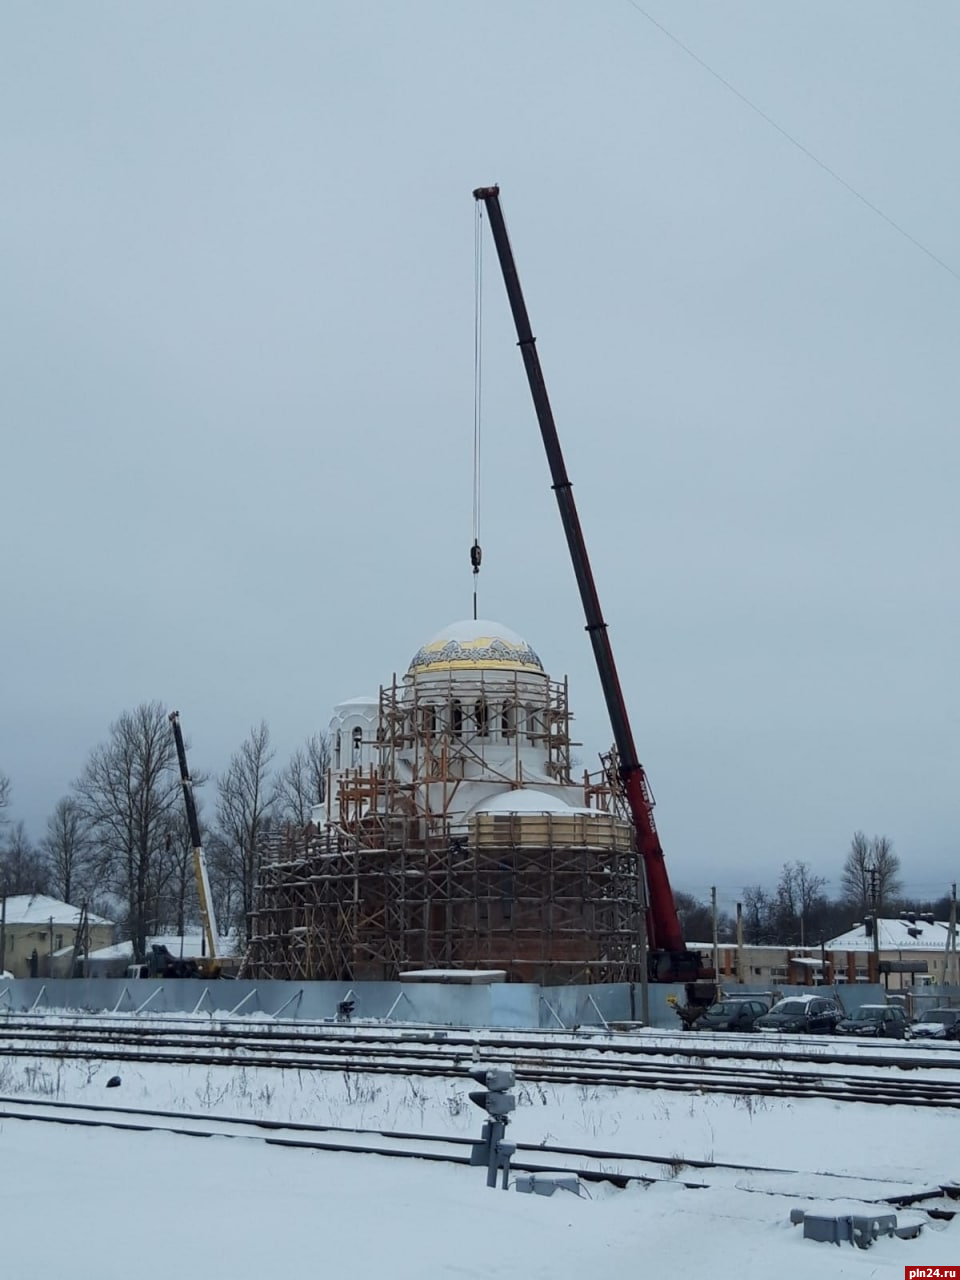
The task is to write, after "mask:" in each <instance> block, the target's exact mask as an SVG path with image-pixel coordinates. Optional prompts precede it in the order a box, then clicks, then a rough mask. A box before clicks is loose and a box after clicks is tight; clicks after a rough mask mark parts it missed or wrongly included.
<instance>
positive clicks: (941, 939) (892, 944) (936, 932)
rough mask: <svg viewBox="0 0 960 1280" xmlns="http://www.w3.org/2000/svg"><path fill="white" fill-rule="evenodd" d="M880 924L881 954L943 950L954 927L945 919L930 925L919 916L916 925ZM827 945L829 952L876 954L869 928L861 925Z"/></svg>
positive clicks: (904, 921) (900, 922)
mask: <svg viewBox="0 0 960 1280" xmlns="http://www.w3.org/2000/svg"><path fill="white" fill-rule="evenodd" d="M877 924H878V931H877V936H878V941H879V946H878V950H880V951H942V950H943V947H944V943H945V942H946V940H947V930H948V929H949V927H950V926H949V925H948V924H947V923H946V922H945V921H943V920H937V921H936V922H935V923H934V924H930V923H929V922H928V921H924V920H921V919H919V917H918V919H917V922H916V924H911V923H910V921H909V920H884V919H880V920H878V921H877ZM824 946H825V947H826V949H827V950H828V951H872V950H873V948H874V940H873V938H872V936H868V935H867V929H866V925H863V924H858V925H855V926H854V927H853V928H852V929H848V930H847V932H846V933H841V934H840V935H839V937H836V938H831V939H830V941H829V942H826V943H824Z"/></svg>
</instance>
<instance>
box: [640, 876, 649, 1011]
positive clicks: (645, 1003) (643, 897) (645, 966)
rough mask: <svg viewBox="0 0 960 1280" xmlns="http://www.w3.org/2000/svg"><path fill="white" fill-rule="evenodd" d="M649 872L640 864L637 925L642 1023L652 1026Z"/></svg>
mask: <svg viewBox="0 0 960 1280" xmlns="http://www.w3.org/2000/svg"><path fill="white" fill-rule="evenodd" d="M647 910H648V903H647V872H646V868H645V867H644V865H643V863H642V862H641V863H640V911H639V914H638V920H637V923H638V925H639V930H640V1021H641V1022H642V1023H643V1025H644V1026H645V1027H649V1025H650V943H649V939H648V937H647Z"/></svg>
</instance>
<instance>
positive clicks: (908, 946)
mask: <svg viewBox="0 0 960 1280" xmlns="http://www.w3.org/2000/svg"><path fill="white" fill-rule="evenodd" d="M874 928H875V929H876V932H874ZM956 942H957V939H956V930H954V931H953V936H952V938H951V929H950V925H949V924H948V923H947V922H946V921H944V920H932V919H926V920H924V919H923V918H922V917H921V916H914V917H912V918H911V917H907V918H905V919H899V920H884V919H880V920H877V921H876V925H874V923H873V921H867V922H865V923H863V924H856V925H854V926H853V928H852V929H848V930H847V932H846V933H841V934H840V935H839V936H838V937H836V938H831V939H830V941H829V942H827V943H826V944H825V948H826V951H827V955H828V958H829V960H830V962H831V964H832V966H833V970H834V973H835V977H836V981H837V982H883V983H884V984H885V985H886V986H887V987H888V989H889V990H891V991H900V990H902V989H903V988H904V987H912V986H918V985H926V984H927V983H940V982H944V981H946V982H953V983H955V982H957V981H958V976H960V975H958V969H957V964H958V961H957V950H956ZM951 943H952V946H951Z"/></svg>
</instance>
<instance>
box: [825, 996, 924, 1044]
mask: <svg viewBox="0 0 960 1280" xmlns="http://www.w3.org/2000/svg"><path fill="white" fill-rule="evenodd" d="M837 1030H838V1031H839V1032H840V1034H841V1035H844V1036H890V1037H892V1038H893V1039H895V1040H904V1039H906V1037H907V1036H909V1035H910V1023H909V1021H908V1019H907V1015H906V1014H905V1013H904V1011H903V1010H902V1009H901V1008H900V1006H899V1005H898V1004H862V1005H861V1006H860V1008H859V1009H858V1010H857V1012H856V1013H854V1014H851V1016H850V1017H849V1018H843V1019H841V1021H840V1022H838V1023H837Z"/></svg>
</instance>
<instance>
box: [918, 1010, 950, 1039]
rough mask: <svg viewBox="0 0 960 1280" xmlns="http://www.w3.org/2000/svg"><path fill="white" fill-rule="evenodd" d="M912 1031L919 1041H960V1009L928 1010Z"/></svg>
mask: <svg viewBox="0 0 960 1280" xmlns="http://www.w3.org/2000/svg"><path fill="white" fill-rule="evenodd" d="M910 1030H911V1032H912V1033H913V1034H914V1035H915V1036H916V1037H917V1039H918V1040H960V1009H927V1011H926V1012H925V1013H923V1014H921V1016H920V1018H919V1019H918V1021H917V1022H913V1023H911V1025H910Z"/></svg>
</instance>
